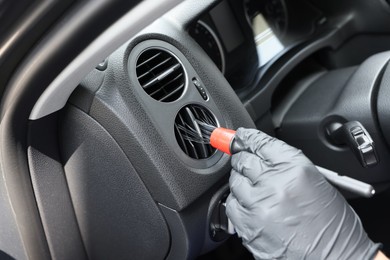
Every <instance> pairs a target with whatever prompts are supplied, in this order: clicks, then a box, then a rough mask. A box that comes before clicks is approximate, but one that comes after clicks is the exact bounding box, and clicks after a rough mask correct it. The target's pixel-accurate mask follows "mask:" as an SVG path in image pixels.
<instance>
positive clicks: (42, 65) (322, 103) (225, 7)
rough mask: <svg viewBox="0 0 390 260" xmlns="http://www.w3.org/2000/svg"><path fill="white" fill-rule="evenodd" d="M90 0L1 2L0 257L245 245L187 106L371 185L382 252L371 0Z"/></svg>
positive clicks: (388, 11)
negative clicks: (192, 135) (191, 135)
mask: <svg viewBox="0 0 390 260" xmlns="http://www.w3.org/2000/svg"><path fill="white" fill-rule="evenodd" d="M98 2H99V1H96V2H93V1H89V2H88V1H79V2H78V1H63V2H62V3H57V4H47V5H46V6H45V5H44V4H42V3H39V1H37V2H29V1H25V2H23V1H20V3H19V5H18V6H16V5H13V4H8V5H7V4H4V3H1V2H0V7H1V6H2V4H3V10H6V11H8V12H5V11H4V12H1V11H0V18H1V19H3V24H5V25H7V28H5V27H3V28H2V29H1V28H0V34H1V35H0V36H1V38H0V66H1V68H2V69H1V70H2V75H1V77H0V85H1V92H2V101H1V116H2V118H1V125H0V126H1V137H0V138H1V139H0V146H1V152H0V154H1V158H0V164H1V168H0V172H1V177H2V178H1V180H0V259H3V258H4V259H203V260H207V259H252V256H251V254H250V253H249V252H248V251H247V250H246V249H245V248H244V247H243V246H242V245H241V241H240V239H239V238H238V237H237V235H235V234H234V232H231V230H230V229H229V227H228V220H227V217H226V214H225V204H224V202H225V200H226V198H227V196H228V194H229V185H228V182H229V173H230V170H231V166H230V157H229V156H228V155H226V154H223V153H222V152H220V151H217V150H215V149H214V148H213V147H211V146H210V145H208V144H199V143H195V142H191V141H190V140H188V139H187V138H186V137H185V136H183V133H182V132H181V131H180V127H181V126H183V125H189V126H192V127H194V128H196V119H201V118H208V119H210V120H211V122H212V123H213V124H214V125H215V126H222V127H226V128H231V129H237V128H239V127H247V128H257V129H259V130H261V131H264V132H266V133H267V134H269V135H272V136H275V137H277V138H279V139H281V140H283V141H285V142H287V143H288V144H290V145H293V146H295V147H297V148H299V149H301V150H302V151H303V152H304V153H305V155H306V156H307V157H308V158H310V160H312V162H313V163H315V164H316V165H319V166H321V167H324V168H327V169H330V170H332V171H335V172H337V173H339V174H340V175H343V176H348V177H351V178H354V179H356V180H360V181H362V182H365V183H368V184H371V185H372V186H373V187H374V188H375V190H376V194H375V195H374V196H373V197H371V198H363V197H361V196H359V195H357V194H354V193H351V192H348V191H345V190H343V189H340V192H341V193H342V194H343V195H344V196H345V197H346V198H347V199H348V202H349V203H350V204H351V205H352V207H353V208H354V210H355V211H356V212H357V213H358V215H359V216H360V218H361V220H362V222H363V225H364V227H365V229H366V231H367V233H368V235H369V236H370V238H371V239H372V240H373V241H375V242H380V243H382V244H383V247H382V250H383V251H384V253H385V254H390V235H389V233H390V223H389V219H390V215H389V213H387V211H388V210H386V206H385V205H386V203H387V202H388V200H389V196H390V191H389V188H390V175H389V169H390V160H389V158H390V154H389V151H390V150H389V149H390V146H389V145H390V101H389V100H390V99H389V94H390V68H389V66H388V63H389V60H390V52H389V51H388V50H390V26H388V25H389V24H390V2H389V1H388V0H370V1H365V0H339V1H326V0H296V1H287V0H202V1H199V0H185V1H178V0H176V1H175V0H169V1H160V2H161V3H160V2H159V1H152V0H150V1H149V0H148V1H142V3H138V1H127V2H126V1H112V2H111V3H98ZM102 2H103V1H102ZM107 2H108V1H107ZM7 8H8V9H7ZM0 10H1V9H0ZM7 13H8V14H9V15H12V17H15V15H16V14H18V18H17V19H16V22H13V23H12V26H11V23H10V22H8V23H7V21H10V20H7V17H8V16H7ZM34 15H35V16H34ZM13 19H15V18H13ZM34 19H35V20H34ZM0 21H1V20H0ZM146 25H147V26H146ZM23 28H24V29H23ZM16 32H19V33H16ZM23 37H24V38H23ZM3 68H4V69H3ZM337 129H344V130H345V131H347V134H335V133H336V132H337V131H336V130H337ZM337 133H340V131H338V132H337ZM254 221H255V220H254Z"/></svg>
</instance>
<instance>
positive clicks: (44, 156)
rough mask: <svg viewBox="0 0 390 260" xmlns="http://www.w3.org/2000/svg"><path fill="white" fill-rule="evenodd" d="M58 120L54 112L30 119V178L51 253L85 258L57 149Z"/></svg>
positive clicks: (53, 256) (56, 255) (66, 257)
mask: <svg viewBox="0 0 390 260" xmlns="http://www.w3.org/2000/svg"><path fill="white" fill-rule="evenodd" d="M57 123H58V122H57V115H56V114H53V115H50V116H48V117H44V118H42V119H40V120H36V121H33V122H30V128H29V129H30V131H29V147H28V151H27V152H28V159H29V162H30V175H31V181H32V184H33V188H34V192H35V197H36V199H37V205H38V209H39V212H40V215H41V219H42V225H43V228H44V231H45V235H46V238H47V242H48V245H49V250H50V255H51V257H52V258H55V259H86V258H87V255H86V253H85V250H84V246H83V242H82V240H81V236H80V231H79V228H78V225H77V221H76V216H75V214H74V211H73V205H72V201H71V199H70V194H69V190H68V184H67V182H66V179H65V173H64V169H63V166H62V163H61V160H60V154H59V151H58V135H57V133H58V127H57ZM70 238H71V239H70ZM70 248H71V249H72V250H70Z"/></svg>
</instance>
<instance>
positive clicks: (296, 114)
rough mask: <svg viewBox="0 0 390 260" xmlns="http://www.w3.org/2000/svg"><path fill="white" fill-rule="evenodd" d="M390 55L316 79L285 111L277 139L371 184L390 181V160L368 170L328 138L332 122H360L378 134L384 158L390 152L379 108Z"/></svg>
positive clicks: (316, 160) (346, 150)
mask: <svg viewBox="0 0 390 260" xmlns="http://www.w3.org/2000/svg"><path fill="white" fill-rule="evenodd" d="M389 59H390V53H389V52H386V53H382V54H378V55H375V56H372V57H371V58H370V59H368V60H366V61H365V62H364V63H363V64H362V65H361V66H360V67H359V68H358V69H357V70H356V71H355V69H354V68H347V69H341V70H335V71H331V72H329V73H327V74H325V75H324V76H322V77H321V78H319V79H318V80H317V81H316V82H314V83H313V84H312V85H311V86H310V87H309V88H308V89H307V90H306V91H305V92H304V93H303V94H302V95H301V97H300V98H299V99H298V100H297V102H296V103H295V104H294V105H293V106H292V108H291V109H290V111H289V112H288V114H287V115H286V117H285V119H284V121H283V123H282V128H281V130H280V131H279V132H278V137H280V138H282V139H283V140H285V141H287V142H288V143H290V144H291V145H294V146H296V147H299V148H301V149H302V150H303V152H304V153H305V154H306V155H307V156H308V157H309V158H310V159H312V160H313V162H314V163H316V164H318V165H320V166H323V167H327V168H329V169H332V170H334V171H336V172H338V173H340V174H342V175H348V176H351V177H353V178H356V179H359V180H362V181H366V182H369V183H374V184H375V183H380V182H386V181H389V180H390V175H389V174H387V170H386V169H388V168H389V167H390V164H389V162H388V160H385V159H384V160H381V162H380V164H379V165H378V166H376V167H373V168H368V169H367V168H363V167H361V165H360V164H359V162H358V160H357V159H356V158H355V156H354V155H353V153H352V151H351V150H350V149H349V148H348V147H344V146H335V145H333V144H332V143H331V142H330V141H329V140H328V139H327V138H326V134H325V133H326V132H325V131H326V130H325V128H326V126H327V125H329V124H330V123H332V122H340V123H344V122H347V121H353V120H356V121H359V122H361V123H362V124H363V125H364V127H365V128H366V129H367V130H368V132H369V133H370V135H371V137H372V138H373V140H374V142H375V145H376V148H377V152H378V154H379V157H380V158H388V157H389V156H390V154H389V152H388V149H387V147H386V144H385V142H384V140H383V136H382V133H381V130H380V128H379V125H378V124H377V116H376V111H375V106H376V105H375V102H376V95H377V91H378V84H379V82H380V80H381V76H382V73H383V69H384V67H385V65H386V64H387V62H388V60H389Z"/></svg>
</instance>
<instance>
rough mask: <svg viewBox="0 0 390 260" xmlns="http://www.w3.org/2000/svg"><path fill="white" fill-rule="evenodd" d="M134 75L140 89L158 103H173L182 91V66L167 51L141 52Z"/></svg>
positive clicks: (148, 50) (183, 78) (152, 50)
mask: <svg viewBox="0 0 390 260" xmlns="http://www.w3.org/2000/svg"><path fill="white" fill-rule="evenodd" d="M136 73H137V79H138V82H139V83H140V85H141V86H142V88H143V89H144V90H145V91H146V93H148V94H149V96H151V97H152V98H154V99H156V100H158V101H161V102H172V101H175V100H177V99H178V98H179V97H180V96H181V95H182V93H183V91H184V87H185V73H184V69H183V66H182V64H181V63H180V62H179V61H178V59H177V58H176V57H174V56H173V55H172V54H171V53H169V52H167V51H164V50H161V49H157V48H156V49H147V50H145V51H144V52H142V53H141V55H140V56H139V57H138V60H137V64H136Z"/></svg>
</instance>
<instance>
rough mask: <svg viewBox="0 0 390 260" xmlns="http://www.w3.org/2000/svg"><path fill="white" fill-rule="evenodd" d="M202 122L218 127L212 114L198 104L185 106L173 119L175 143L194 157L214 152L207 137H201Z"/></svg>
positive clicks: (209, 154)
mask: <svg viewBox="0 0 390 260" xmlns="http://www.w3.org/2000/svg"><path fill="white" fill-rule="evenodd" d="M199 122H201V123H199ZM202 123H206V124H208V125H210V126H213V127H218V123H217V120H216V119H215V117H214V115H213V114H212V113H211V112H210V111H209V110H207V109H206V108H204V107H202V106H199V105H188V106H185V107H184V108H182V109H181V110H180V111H179V113H178V114H177V116H176V119H175V136H176V140H177V143H178V144H179V146H180V147H181V149H182V150H183V152H184V153H185V154H187V155H188V156H189V157H191V158H194V159H206V158H209V157H210V156H212V155H213V154H214V153H215V149H214V148H213V147H212V146H211V145H210V144H209V142H208V140H207V138H206V139H205V138H203V137H202V136H204V133H203V135H202V126H201V125H202Z"/></svg>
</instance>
